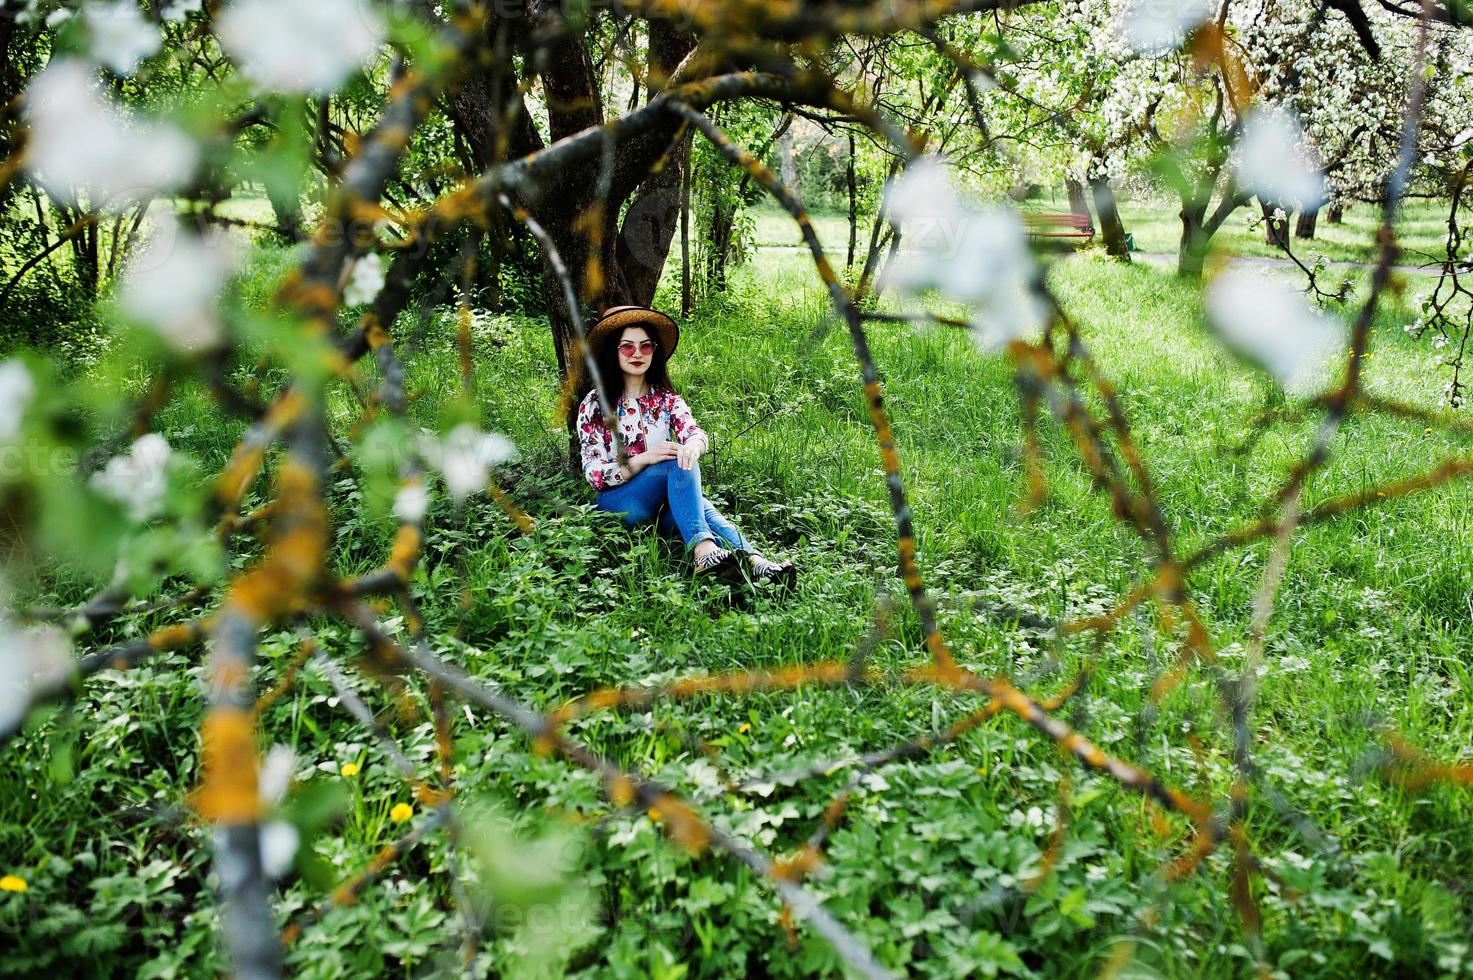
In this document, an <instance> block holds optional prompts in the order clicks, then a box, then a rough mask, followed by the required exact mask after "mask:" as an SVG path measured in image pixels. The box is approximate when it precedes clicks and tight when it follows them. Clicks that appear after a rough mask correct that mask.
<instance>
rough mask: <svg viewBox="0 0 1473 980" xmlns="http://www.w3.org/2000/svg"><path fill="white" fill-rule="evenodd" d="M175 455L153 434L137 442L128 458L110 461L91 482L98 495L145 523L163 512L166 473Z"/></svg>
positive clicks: (167, 445) (166, 444) (162, 439)
mask: <svg viewBox="0 0 1473 980" xmlns="http://www.w3.org/2000/svg"><path fill="white" fill-rule="evenodd" d="M172 455H173V450H171V449H170V448H169V444H168V442H167V441H165V439H164V437H163V436H161V435H158V434H157V433H153V432H150V433H147V434H146V435H143V436H141V437H139V438H138V439H137V440H136V441H134V443H133V445H132V447H131V449H130V450H129V452H128V454H127V455H126V456H122V455H119V456H114V457H113V458H112V459H110V460H108V461H107V465H106V466H104V467H103V468H102V469H101V470H99V471H98V472H96V473H93V474H92V479H91V481H90V482H91V484H92V487H93V488H94V489H95V490H97V492H98V493H101V494H102V495H103V496H105V497H109V498H111V499H112V500H115V501H117V502H118V503H120V504H122V505H123V506H124V507H126V508H127V510H128V514H129V516H130V517H132V518H133V519H134V520H135V521H146V520H148V519H149V518H151V517H154V516H155V515H157V514H158V513H159V511H160V510H162V509H163V505H164V491H165V490H167V489H168V480H167V474H166V472H165V470H166V467H167V466H168V463H169V457H170V456H172Z"/></svg>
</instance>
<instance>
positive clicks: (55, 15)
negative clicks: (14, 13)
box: [16, 7, 72, 30]
mask: <svg viewBox="0 0 1473 980" xmlns="http://www.w3.org/2000/svg"><path fill="white" fill-rule="evenodd" d="M16 19H17V20H19V19H20V18H19V17H17V18H16ZM71 19H72V12H71V11H70V10H68V9H67V8H65V7H57V8H56V9H55V10H53V11H51V13H49V14H47V15H46V26H47V27H49V28H51V29H52V30H55V29H56V28H58V27H60V26H61V25H62V24H65V23H66V22H67V21H69V20H71Z"/></svg>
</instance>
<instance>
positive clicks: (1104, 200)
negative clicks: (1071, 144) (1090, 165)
mask: <svg viewBox="0 0 1473 980" xmlns="http://www.w3.org/2000/svg"><path fill="white" fill-rule="evenodd" d="M1089 189H1090V191H1092V192H1093V194H1094V199H1095V210H1096V211H1098V212H1099V215H1100V229H1099V230H1100V234H1101V235H1102V236H1103V237H1104V240H1105V254H1107V255H1112V256H1114V257H1115V258H1117V259H1120V260H1121V261H1124V262H1129V261H1130V249H1129V248H1127V247H1126V245H1125V225H1124V224H1122V223H1121V221H1120V209H1119V208H1118V207H1116V206H1115V190H1114V188H1112V187H1111V186H1110V179H1109V178H1108V177H1103V176H1102V177H1095V178H1093V179H1091V180H1090V182H1089Z"/></svg>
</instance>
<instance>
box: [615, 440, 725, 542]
mask: <svg viewBox="0 0 1473 980" xmlns="http://www.w3.org/2000/svg"><path fill="white" fill-rule="evenodd" d="M594 505H595V506H596V507H598V509H599V510H607V511H612V512H614V513H617V514H619V516H620V517H621V518H622V519H623V521H624V523H625V524H629V525H634V524H639V523H642V522H644V521H647V520H649V519H651V518H656V519H657V520H658V523H659V528H660V530H661V531H662V532H664V533H666V534H671V533H675V532H679V534H680V537H681V538H682V539H683V540H684V541H685V549H686V550H687V551H689V550H691V549H692V548H694V547H695V546H696V545H698V544H700V543H701V542H702V541H716V542H717V543H718V544H722V543H724V544H725V545H726V547H728V548H733V549H737V548H739V549H741V550H743V551H751V550H752V546H751V545H750V544H748V543H747V539H746V538H744V537H742V532H741V531H738V530H737V528H736V525H735V524H733V523H732V522H731V521H729V520H727V519H726V518H725V517H722V516H721V514H720V513H719V512H718V511H717V510H716V508H715V507H713V506H712V505H711V501H709V500H707V499H706V498H705V497H704V496H702V495H701V464H700V463H696V464H695V465H694V466H692V467H691V468H690V469H688V470H683V469H681V468H680V464H679V463H677V462H676V461H675V460H673V459H667V460H664V461H662V462H659V463H655V464H653V465H651V466H646V467H645V468H644V469H642V470H640V471H639V472H638V473H636V474H635V475H634V478H633V479H631V480H630V481H629V482H628V483H622V484H620V485H619V486H617V487H613V488H611V489H608V490H600V491H599V492H598V495H597V496H596V497H595V498H594Z"/></svg>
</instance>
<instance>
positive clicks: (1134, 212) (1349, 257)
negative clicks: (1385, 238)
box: [755, 198, 1447, 265]
mask: <svg viewBox="0 0 1473 980" xmlns="http://www.w3.org/2000/svg"><path fill="white" fill-rule="evenodd" d="M1024 206H1025V207H1026V208H1029V209H1031V210H1043V211H1050V210H1052V211H1067V210H1068V208H1069V204H1068V202H1067V201H1066V200H1063V199H1062V198H1060V199H1059V200H1056V201H1048V200H1042V201H1029V202H1028V203H1027V204H1025V205H1024ZM1179 207H1180V205H1179V204H1176V203H1174V202H1172V201H1169V200H1166V199H1164V198H1163V199H1159V200H1129V199H1122V200H1121V202H1120V216H1121V220H1122V221H1123V222H1124V223H1125V230H1126V231H1128V232H1130V234H1131V235H1132V236H1133V237H1134V240H1135V246H1136V248H1137V249H1139V250H1140V251H1143V252H1164V253H1169V254H1171V255H1175V254H1176V251H1177V247H1178V244H1179V242H1180V238H1181V219H1180V218H1178V217H1177V210H1178V209H1179ZM756 215H757V223H756V234H755V240H756V241H757V242H758V243H759V244H762V245H784V246H796V245H801V244H802V239H801V237H800V236H799V234H798V230H797V227H796V226H795V225H794V224H793V221H792V219H791V218H789V217H788V216H787V214H786V213H785V212H783V211H781V210H779V209H777V208H775V207H772V208H761V209H758V210H757V212H756ZM1250 215H1252V216H1254V217H1257V216H1258V211H1257V210H1256V208H1255V209H1250V208H1240V209H1238V211H1237V212H1235V213H1234V214H1233V215H1232V216H1231V217H1230V218H1229V219H1228V220H1227V221H1226V222H1225V223H1224V224H1223V226H1222V228H1221V229H1219V231H1218V233H1217V234H1216V235H1215V236H1214V237H1213V239H1212V247H1213V248H1214V249H1216V250H1218V251H1220V252H1222V253H1223V254H1226V255H1243V256H1262V257H1269V258H1272V257H1282V256H1283V253H1282V252H1281V251H1280V250H1278V249H1276V248H1274V247H1273V246H1271V245H1266V244H1264V241H1263V228H1262V227H1261V226H1259V227H1256V228H1253V229H1252V230H1249V229H1248V228H1247V227H1246V224H1247V219H1248V217H1249V216H1250ZM1379 222H1380V214H1379V211H1378V210H1377V209H1376V207H1375V206H1374V205H1370V204H1362V203H1356V204H1354V205H1352V206H1351V207H1350V208H1349V209H1348V210H1346V212H1345V216H1344V220H1343V221H1342V222H1341V223H1340V224H1338V225H1332V224H1330V223H1329V222H1328V221H1326V220H1325V216H1324V214H1323V213H1321V215H1320V220H1319V224H1318V226H1317V228H1316V230H1315V237H1314V238H1313V239H1311V240H1305V239H1300V238H1295V239H1292V247H1293V249H1294V253H1295V255H1297V256H1299V258H1300V259H1301V260H1303V261H1304V262H1305V264H1307V265H1312V264H1313V262H1314V256H1315V255H1316V254H1321V255H1324V257H1325V258H1326V259H1329V260H1330V261H1332V262H1368V261H1372V260H1373V259H1374V249H1373V247H1372V245H1373V243H1374V241H1375V230H1376V227H1377V226H1378V224H1379ZM813 226H814V229H815V230H816V231H817V233H818V237H819V241H821V242H822V243H823V245H824V247H825V248H826V249H828V250H829V251H830V252H831V253H833V254H835V255H837V256H839V257H840V258H842V257H843V250H844V249H845V248H846V247H847V246H848V242H849V219H848V217H847V215H845V214H844V213H843V212H825V211H819V212H815V213H814V214H813ZM1396 227H1397V235H1398V237H1399V241H1400V243H1401V246H1402V248H1403V250H1404V252H1403V255H1402V258H1401V261H1402V262H1404V263H1406V264H1408V265H1419V264H1423V263H1426V262H1439V261H1441V259H1442V255H1443V241H1444V239H1445V237H1446V234H1447V204H1446V202H1443V201H1411V202H1408V204H1407V205H1406V207H1405V208H1404V209H1403V211H1402V214H1401V219H1400V220H1399V221H1398V222H1397V226H1396ZM868 235H869V221H868V219H866V220H863V221H861V222H860V227H859V254H860V255H861V256H863V254H864V250H865V248H866V247H867V246H868V244H869V238H868Z"/></svg>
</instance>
